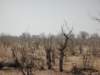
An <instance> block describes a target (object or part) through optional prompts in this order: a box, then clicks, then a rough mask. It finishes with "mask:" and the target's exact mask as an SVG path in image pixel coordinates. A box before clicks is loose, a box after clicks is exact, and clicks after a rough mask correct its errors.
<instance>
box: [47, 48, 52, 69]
mask: <svg viewBox="0 0 100 75" xmlns="http://www.w3.org/2000/svg"><path fill="white" fill-rule="evenodd" d="M46 52H47V53H46V54H47V55H46V58H47V66H48V69H52V59H51V49H48V50H47V51H46Z"/></svg>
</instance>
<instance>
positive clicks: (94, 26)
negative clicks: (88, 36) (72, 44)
mask: <svg viewBox="0 0 100 75" xmlns="http://www.w3.org/2000/svg"><path fill="white" fill-rule="evenodd" d="M91 16H99V17H100V0H0V33H5V34H10V35H21V34H22V33H24V32H27V33H30V34H32V35H33V34H35V35H38V34H41V33H44V34H49V33H52V34H57V33H59V32H61V25H63V24H67V26H68V27H69V28H66V32H68V31H69V30H70V29H71V28H72V27H73V33H76V34H77V33H79V32H80V31H86V32H88V33H99V32H100V23H99V22H97V21H95V20H93V19H92V18H91ZM99 34H100V33H99Z"/></svg>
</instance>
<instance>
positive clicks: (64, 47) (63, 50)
mask: <svg viewBox="0 0 100 75" xmlns="http://www.w3.org/2000/svg"><path fill="white" fill-rule="evenodd" d="M71 33H72V30H71V31H69V33H68V34H66V33H65V32H64V30H63V28H62V34H63V36H64V37H65V39H64V43H63V44H62V45H61V47H60V49H59V51H60V57H59V70H60V71H61V72H62V71H63V63H64V56H65V49H66V47H67V45H68V40H69V39H70V36H71Z"/></svg>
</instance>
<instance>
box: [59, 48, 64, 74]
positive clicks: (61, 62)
mask: <svg viewBox="0 0 100 75" xmlns="http://www.w3.org/2000/svg"><path fill="white" fill-rule="evenodd" d="M63 60H64V51H63V50H60V60H59V70H60V72H63Z"/></svg>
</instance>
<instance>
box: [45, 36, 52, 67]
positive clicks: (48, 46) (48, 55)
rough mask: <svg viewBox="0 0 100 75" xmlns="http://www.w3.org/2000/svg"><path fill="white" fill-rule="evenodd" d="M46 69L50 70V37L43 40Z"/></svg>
mask: <svg viewBox="0 0 100 75" xmlns="http://www.w3.org/2000/svg"><path fill="white" fill-rule="evenodd" d="M45 51H46V61H47V68H48V69H52V37H48V38H47V39H46V40H45Z"/></svg>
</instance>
